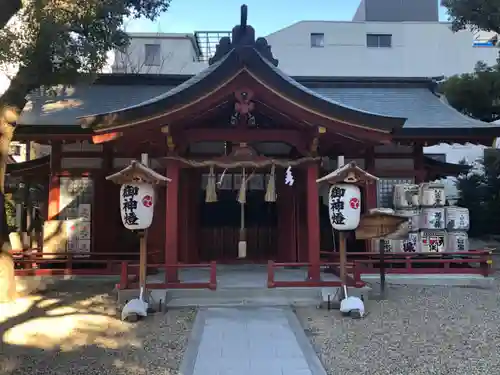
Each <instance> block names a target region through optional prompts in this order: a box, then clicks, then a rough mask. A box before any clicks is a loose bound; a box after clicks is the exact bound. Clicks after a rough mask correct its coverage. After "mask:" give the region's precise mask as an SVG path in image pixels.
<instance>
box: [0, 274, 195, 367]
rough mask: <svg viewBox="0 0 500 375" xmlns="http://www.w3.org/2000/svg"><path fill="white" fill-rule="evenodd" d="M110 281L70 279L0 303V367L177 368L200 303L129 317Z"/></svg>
mask: <svg viewBox="0 0 500 375" xmlns="http://www.w3.org/2000/svg"><path fill="white" fill-rule="evenodd" d="M112 288H113V284H112V283H103V282H96V283H94V284H91V283H87V282H86V283H81V282H78V283H75V282H67V281H66V282H60V283H58V284H56V285H54V286H53V287H52V288H51V291H48V292H45V293H43V294H36V295H32V296H29V297H24V298H20V299H18V300H17V301H16V302H15V303H10V304H0V373H1V374H3V375H11V374H44V375H46V374H68V375H69V374H92V373H94V374H146V373H147V374H155V373H161V374H176V373H177V369H178V366H179V363H180V360H181V359H182V354H183V351H184V348H185V345H186V342H187V336H188V334H189V332H190V329H191V325H192V321H193V318H194V315H195V311H193V310H178V311H172V312H169V313H167V314H157V315H155V316H153V317H150V318H148V319H147V320H145V321H141V322H138V323H133V324H132V323H125V322H122V321H121V320H120V318H119V316H118V314H117V308H116V305H115V298H114V297H113V296H112V295H111V294H110V291H111V290H112Z"/></svg>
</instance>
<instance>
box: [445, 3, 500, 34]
mask: <svg viewBox="0 0 500 375" xmlns="http://www.w3.org/2000/svg"><path fill="white" fill-rule="evenodd" d="M441 5H442V6H444V7H445V8H447V9H448V16H449V18H450V20H451V22H452V26H453V30H454V31H458V30H463V29H467V28H471V29H473V30H485V31H494V32H496V33H498V34H500V1H498V0H441Z"/></svg>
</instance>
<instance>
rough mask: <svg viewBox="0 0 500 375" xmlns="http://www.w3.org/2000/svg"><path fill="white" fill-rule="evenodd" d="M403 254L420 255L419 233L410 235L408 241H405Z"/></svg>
mask: <svg viewBox="0 0 500 375" xmlns="http://www.w3.org/2000/svg"><path fill="white" fill-rule="evenodd" d="M403 252H405V253H419V252H420V242H419V240H418V233H417V232H412V233H408V239H407V240H404V241H403Z"/></svg>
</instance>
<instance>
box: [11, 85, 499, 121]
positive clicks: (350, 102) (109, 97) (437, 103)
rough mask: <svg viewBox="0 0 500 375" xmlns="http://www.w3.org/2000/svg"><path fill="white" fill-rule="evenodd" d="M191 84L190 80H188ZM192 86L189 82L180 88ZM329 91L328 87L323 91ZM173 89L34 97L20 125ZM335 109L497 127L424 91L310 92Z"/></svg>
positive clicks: (104, 88) (100, 88) (73, 117)
mask: <svg viewBox="0 0 500 375" xmlns="http://www.w3.org/2000/svg"><path fill="white" fill-rule="evenodd" d="M189 81H191V80H189ZM189 83H192V82H188V81H186V82H185V83H184V84H181V85H180V86H181V87H182V86H185V85H187V84H189ZM323 86H327V85H323ZM179 89H180V87H179V86H176V87H173V86H171V85H109V84H108V85H106V84H95V85H78V86H75V87H72V88H69V89H67V90H61V91H63V92H59V93H58V94H57V95H56V96H46V97H40V96H39V95H36V94H34V95H32V96H31V97H30V102H29V103H28V105H27V106H26V109H25V110H24V112H23V114H22V116H21V119H20V121H19V124H20V125H76V126H79V125H78V124H79V122H78V119H77V118H78V117H81V116H88V115H91V114H96V113H105V112H111V111H117V110H120V109H124V108H130V107H134V106H137V105H138V104H139V103H144V102H148V101H153V100H154V99H155V98H156V99H157V97H168V96H169V95H170V94H171V93H172V92H175V91H178V90H179ZM306 89H307V90H308V91H310V92H312V93H314V94H315V95H320V96H322V97H324V98H326V99H327V100H328V101H331V102H332V103H337V104H340V105H344V106H347V107H350V108H353V109H359V110H361V111H364V112H368V113H374V114H379V115H384V116H393V117H404V118H407V119H408V120H407V121H406V123H405V125H404V128H405V129H408V128H414V129H415V128H477V127H490V128H491V127H498V124H490V123H485V122H481V121H477V120H474V119H472V118H470V117H467V116H464V115H462V114H461V113H460V112H458V111H456V110H455V109H453V108H452V107H451V106H449V105H448V104H447V103H445V102H444V101H443V100H441V99H440V98H439V97H438V96H436V95H435V94H433V93H432V92H431V91H430V90H429V89H427V88H424V87H376V86H375V87H373V86H371V87H319V88H318V87H314V88H312V87H310V88H306Z"/></svg>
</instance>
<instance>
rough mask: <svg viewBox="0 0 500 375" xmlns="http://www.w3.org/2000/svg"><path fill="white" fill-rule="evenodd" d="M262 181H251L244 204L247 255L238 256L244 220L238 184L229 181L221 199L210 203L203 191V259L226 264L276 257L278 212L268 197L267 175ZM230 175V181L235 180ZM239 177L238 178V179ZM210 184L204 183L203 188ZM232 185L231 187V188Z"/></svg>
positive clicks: (254, 261)
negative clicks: (265, 180) (266, 196)
mask: <svg viewBox="0 0 500 375" xmlns="http://www.w3.org/2000/svg"><path fill="white" fill-rule="evenodd" d="M259 177H260V178H262V181H261V182H258V181H257V182H255V181H254V184H249V189H248V190H247V195H246V204H245V207H244V215H245V227H246V233H247V257H246V258H245V259H238V240H239V231H240V222H241V205H240V203H239V202H238V188H239V187H238V186H237V184H231V185H229V183H227V184H226V185H225V186H223V188H221V189H219V190H218V192H217V202H213V203H206V202H205V191H204V189H202V190H201V191H200V194H202V196H201V197H200V204H199V214H200V232H201V238H200V242H199V244H200V245H199V256H200V260H201V261H212V260H215V261H218V262H222V263H237V262H244V263H247V262H249V263H260V262H267V260H269V259H275V257H276V254H277V224H278V215H277V209H276V203H268V202H266V201H265V200H264V195H265V189H264V188H263V186H265V184H264V177H265V176H264V175H262V176H257V178H259ZM233 179H234V175H233V176H229V178H227V180H233ZM234 180H236V179H234ZM205 186H206V185H204V186H203V188H204V187H205ZM229 186H230V187H231V188H229Z"/></svg>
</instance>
